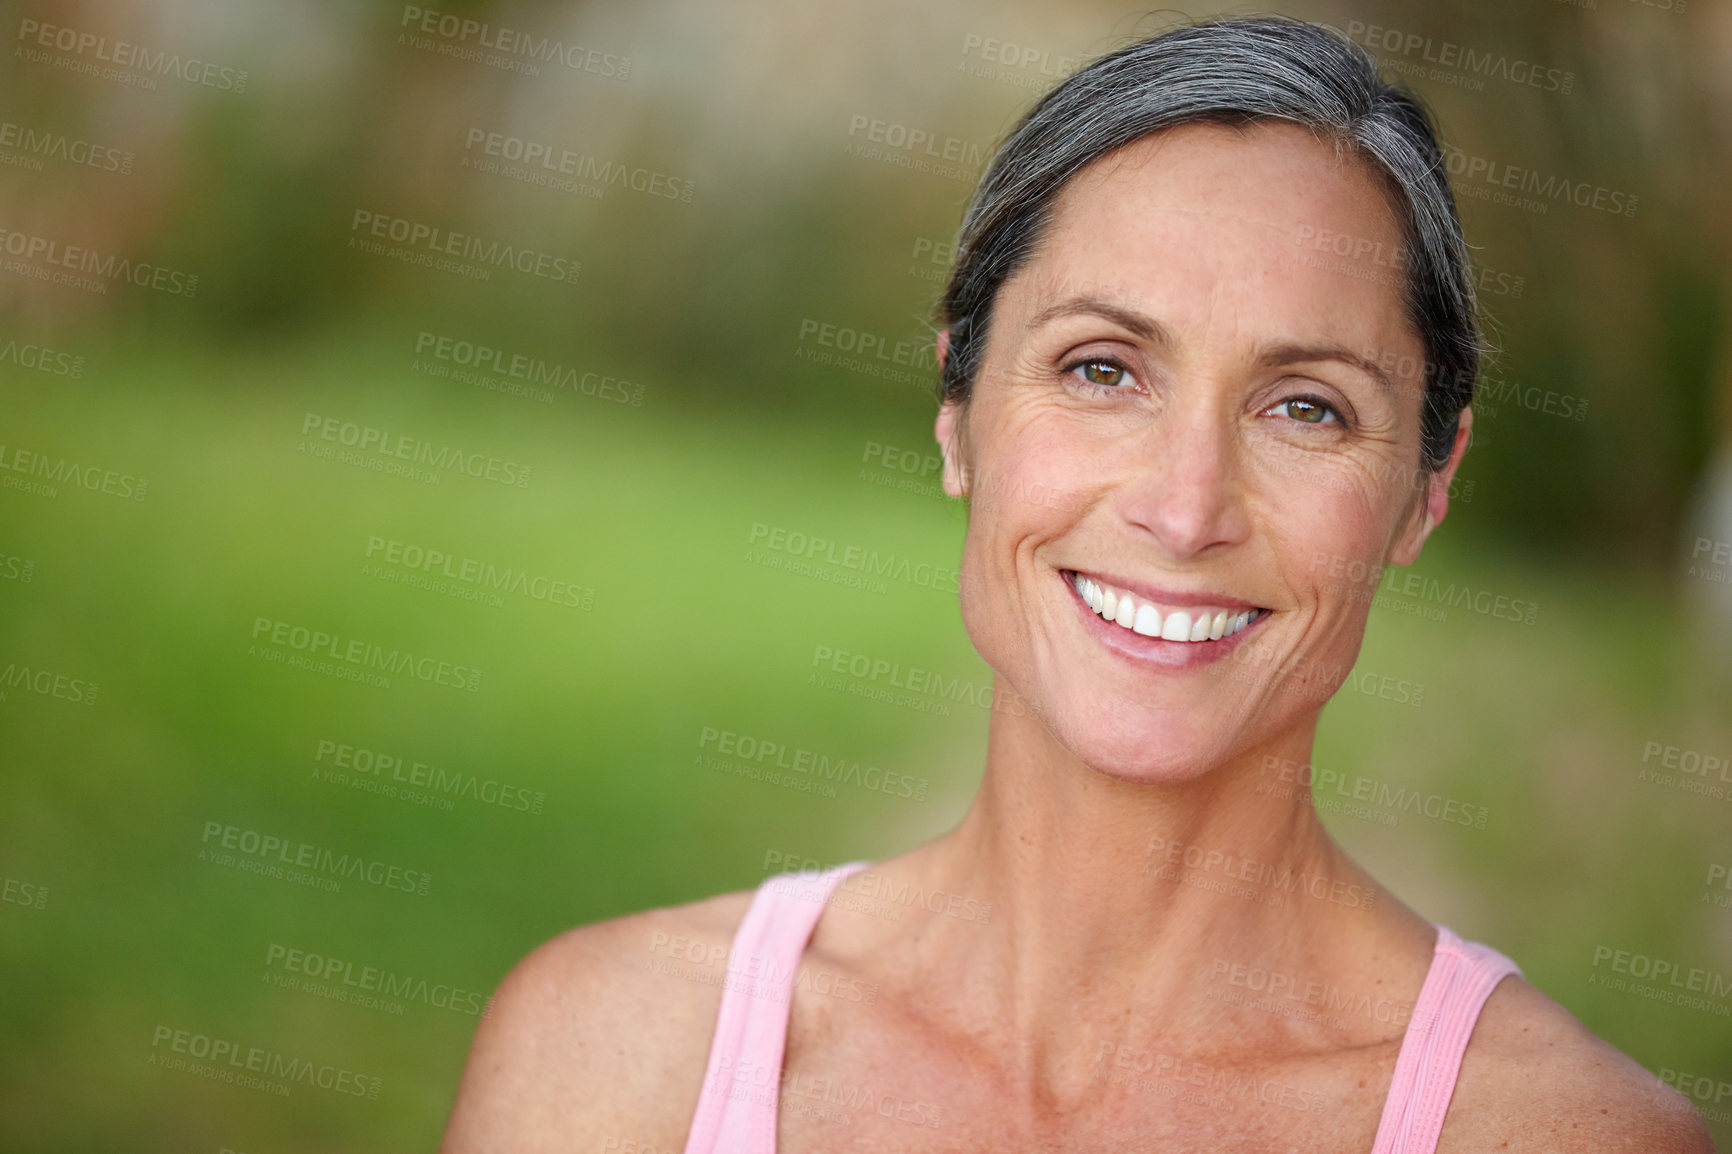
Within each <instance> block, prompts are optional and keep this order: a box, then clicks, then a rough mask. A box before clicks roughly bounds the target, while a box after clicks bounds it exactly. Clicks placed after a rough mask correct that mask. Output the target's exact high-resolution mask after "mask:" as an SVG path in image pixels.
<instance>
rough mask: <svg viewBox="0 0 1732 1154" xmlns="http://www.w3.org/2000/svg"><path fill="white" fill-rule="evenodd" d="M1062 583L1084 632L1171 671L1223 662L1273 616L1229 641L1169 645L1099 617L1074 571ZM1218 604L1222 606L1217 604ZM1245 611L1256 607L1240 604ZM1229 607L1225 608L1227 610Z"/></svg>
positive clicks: (1118, 650) (1065, 573) (1142, 662)
mask: <svg viewBox="0 0 1732 1154" xmlns="http://www.w3.org/2000/svg"><path fill="white" fill-rule="evenodd" d="M1057 572H1058V577H1059V580H1061V581H1063V582H1064V584H1065V589H1066V590H1067V591H1068V592H1069V594H1070V597H1071V600H1072V601H1073V602H1074V603H1075V604H1076V607H1077V611H1078V612H1079V613H1081V614H1082V615H1083V617H1084V618H1085V620H1084V621H1083V628H1084V629H1085V630H1087V631H1088V632H1089V633H1091V634H1093V635H1094V637H1095V639H1096V640H1097V641H1099V642H1100V643H1101V644H1102V645H1103V646H1105V647H1106V648H1107V649H1108V650H1109V651H1111V652H1113V653H1116V654H1118V655H1119V656H1121V657H1124V658H1126V659H1127V660H1130V661H1134V662H1136V663H1137V664H1139V665H1141V666H1156V667H1161V668H1167V669H1192V668H1196V667H1199V666H1203V665H1207V664H1209V663H1211V662H1214V661H1218V660H1221V659H1223V658H1225V657H1226V656H1227V655H1228V654H1230V653H1232V652H1233V650H1235V649H1237V648H1238V647H1239V646H1240V645H1241V644H1243V643H1244V641H1245V639H1246V638H1247V637H1250V636H1251V635H1252V634H1253V633H1255V632H1256V631H1257V628H1258V627H1259V626H1261V625H1262V624H1263V622H1264V621H1266V620H1268V619H1269V617H1270V616H1271V613H1269V612H1264V613H1259V614H1258V615H1257V616H1256V618H1255V619H1253V620H1252V621H1251V622H1250V623H1249V624H1247V625H1246V626H1245V627H1244V628H1243V629H1241V630H1239V631H1238V632H1237V633H1234V634H1232V635H1231V636H1229V637H1222V638H1221V639H1220V640H1218V641H1167V640H1165V639H1163V638H1160V637H1148V636H1145V635H1143V634H1141V633H1135V632H1133V631H1131V630H1129V629H1126V628H1124V627H1123V626H1120V625H1115V624H1113V623H1112V622H1110V621H1106V620H1103V619H1102V618H1101V615H1100V614H1099V613H1096V612H1095V611H1094V610H1093V609H1091V608H1090V607H1089V604H1088V602H1086V601H1084V600H1083V599H1082V594H1081V593H1079V592H1078V591H1077V587H1076V584H1075V582H1074V581H1073V579H1072V573H1073V572H1074V571H1073V570H1058V571H1057ZM1214 604H1220V603H1219V602H1214ZM1239 604H1240V605H1241V606H1243V607H1244V608H1247V609H1250V608H1255V606H1252V605H1249V604H1247V603H1245V602H1239ZM1224 607H1225V606H1223V608H1224Z"/></svg>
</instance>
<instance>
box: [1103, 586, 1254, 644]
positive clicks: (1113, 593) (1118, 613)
mask: <svg viewBox="0 0 1732 1154" xmlns="http://www.w3.org/2000/svg"><path fill="white" fill-rule="evenodd" d="M1072 584H1073V585H1074V586H1075V587H1076V591H1077V594H1078V595H1079V596H1080V597H1082V599H1083V601H1084V602H1086V603H1087V605H1088V607H1089V608H1090V609H1092V610H1094V611H1095V612H1096V613H1097V614H1099V615H1100V616H1101V617H1103V618H1104V619H1106V620H1108V621H1111V622H1113V623H1114V624H1115V625H1118V626H1120V627H1122V628H1125V629H1129V630H1131V631H1132V632H1133V633H1140V634H1142V635H1143V636H1144V637H1159V638H1161V639H1162V640H1164V641H1187V642H1194V641H1219V640H1221V639H1222V638H1223V637H1231V636H1232V635H1233V634H1235V633H1237V632H1238V631H1239V630H1241V629H1243V628H1245V626H1246V625H1248V624H1250V623H1251V622H1252V621H1253V620H1255V619H1256V617H1257V614H1258V611H1257V610H1255V609H1246V610H1242V611H1241V612H1238V613H1234V612H1233V611H1232V610H1229V609H1214V610H1211V609H1198V610H1196V611H1194V612H1193V611H1189V610H1184V609H1175V610H1173V611H1172V612H1171V613H1166V614H1163V613H1162V612H1161V610H1160V609H1159V608H1157V607H1156V606H1154V605H1152V604H1150V603H1148V602H1146V601H1141V600H1139V599H1138V598H1137V597H1135V596H1133V595H1132V594H1130V593H1125V592H1122V591H1121V590H1118V589H1114V588H1113V587H1112V586H1110V585H1103V584H1101V583H1100V582H1098V581H1094V580H1092V579H1090V578H1088V577H1084V576H1083V575H1082V574H1080V573H1078V574H1076V575H1075V576H1074V578H1073V580H1072Z"/></svg>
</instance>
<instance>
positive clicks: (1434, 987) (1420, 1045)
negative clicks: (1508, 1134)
mask: <svg viewBox="0 0 1732 1154" xmlns="http://www.w3.org/2000/svg"><path fill="white" fill-rule="evenodd" d="M1436 928H1437V949H1436V952H1435V953H1434V954H1433V955H1432V959H1431V968H1430V969H1429V970H1428V971H1426V975H1425V984H1424V985H1423V986H1421V987H1420V990H1419V1000H1418V1001H1417V1002H1415V1003H1414V1006H1413V1018H1412V1020H1411V1021H1409V1022H1408V1023H1407V1033H1406V1035H1405V1036H1404V1037H1403V1038H1402V1039H1401V1052H1400V1053H1399V1054H1398V1055H1397V1056H1396V1059H1395V1076H1394V1077H1393V1078H1392V1079H1391V1081H1390V1085H1389V1096H1388V1097H1387V1098H1386V1099H1384V1102H1383V1118H1382V1120H1381V1121H1380V1122H1379V1123H1378V1125H1377V1141H1376V1142H1374V1143H1373V1144H1372V1147H1371V1154H1433V1152H1434V1151H1435V1150H1436V1149H1437V1139H1438V1135H1439V1134H1441V1133H1442V1132H1443V1118H1444V1115H1445V1114H1447V1113H1448V1112H1449V1100H1450V1098H1451V1097H1453V1096H1454V1094H1455V1079H1456V1075H1457V1074H1459V1073H1460V1072H1461V1057H1462V1054H1463V1053H1465V1052H1466V1050H1467V1042H1468V1039H1469V1038H1470V1037H1472V1035H1473V1027H1474V1023H1476V1022H1478V1021H1479V1011H1480V1007H1482V1006H1484V1005H1485V1000H1486V999H1487V998H1489V997H1490V996H1491V992H1492V990H1493V989H1494V988H1495V987H1496V986H1497V984H1498V982H1500V981H1502V980H1503V979H1504V978H1505V977H1507V976H1509V975H1510V974H1520V973H1521V969H1520V968H1519V967H1518V966H1517V965H1516V964H1515V963H1514V962H1512V961H1510V960H1509V959H1508V958H1506V957H1504V956H1503V955H1502V954H1500V953H1498V952H1497V951H1496V950H1494V949H1492V948H1491V947H1490V946H1483V945H1480V944H1479V943H1478V942H1464V941H1462V940H1461V939H1460V938H1458V937H1456V935H1455V934H1454V933H1453V932H1452V931H1451V930H1450V929H1449V928H1448V927H1447V926H1442V925H1439V926H1437V927H1436Z"/></svg>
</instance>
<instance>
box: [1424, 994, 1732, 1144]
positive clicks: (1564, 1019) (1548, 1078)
mask: <svg viewBox="0 0 1732 1154" xmlns="http://www.w3.org/2000/svg"><path fill="white" fill-rule="evenodd" d="M1487 1149H1500V1150H1509V1151H1511V1154H1554V1152H1556V1154H1562V1152H1564V1151H1570V1152H1577V1151H1580V1152H1584V1154H1585V1152H1590V1151H1592V1152H1598V1151H1642V1152H1643V1154H1714V1145H1713V1142H1712V1141H1711V1140H1710V1139H1709V1137H1708V1129H1707V1126H1706V1125H1705V1124H1704V1123H1703V1121H1702V1117H1701V1115H1700V1114H1698V1113H1697V1112H1696V1109H1695V1107H1693V1106H1692V1105H1691V1104H1690V1102H1689V1100H1688V1099H1686V1098H1685V1097H1684V1096H1683V1095H1682V1094H1680V1093H1678V1091H1676V1090H1674V1089H1673V1088H1672V1087H1670V1086H1668V1085H1666V1084H1665V1083H1664V1082H1662V1081H1660V1079H1659V1078H1657V1077H1655V1076H1654V1075H1653V1074H1651V1073H1649V1072H1648V1071H1647V1070H1645V1069H1643V1068H1642V1067H1641V1066H1640V1065H1638V1064H1637V1063H1636V1062H1634V1061H1633V1060H1631V1059H1630V1058H1629V1057H1627V1056H1626V1055H1624V1054H1623V1053H1622V1052H1620V1051H1619V1050H1618V1049H1617V1048H1616V1047H1615V1046H1613V1045H1611V1044H1610V1043H1608V1042H1606V1041H1604V1040H1602V1039H1601V1038H1599V1037H1598V1036H1597V1035H1595V1034H1594V1032H1593V1031H1592V1030H1589V1029H1588V1028H1587V1027H1586V1026H1584V1025H1583V1024H1582V1023H1581V1022H1580V1021H1579V1020H1577V1019H1576V1017H1575V1015H1573V1014H1571V1013H1570V1012H1569V1011H1568V1010H1566V1009H1564V1007H1563V1006H1561V1005H1559V1004H1558V1003H1557V1002H1555V1001H1553V1000H1552V999H1551V998H1549V997H1547V996H1546V995H1545V994H1544V993H1542V992H1541V991H1540V990H1539V989H1537V988H1536V987H1534V986H1533V985H1531V984H1529V983H1528V982H1527V981H1525V980H1524V979H1523V978H1522V977H1521V976H1520V975H1514V974H1512V975H1511V976H1509V977H1507V978H1505V979H1503V981H1501V982H1499V983H1498V985H1497V987H1496V989H1494V990H1493V991H1492V993H1491V996H1490V997H1489V998H1487V999H1486V1002H1485V1006H1484V1008H1483V1009H1482V1010H1481V1011H1480V1016H1479V1021H1478V1022H1477V1023H1476V1024H1475V1026H1474V1031H1473V1036H1472V1040H1471V1041H1470V1043H1469V1045H1468V1048H1467V1051H1466V1053H1465V1054H1464V1055H1463V1058H1462V1064H1461V1075H1460V1077H1459V1078H1458V1079H1457V1081H1456V1087H1455V1096H1454V1098H1453V1099H1452V1100H1451V1102H1450V1107H1449V1114H1448V1119H1447V1123H1446V1125H1445V1126H1444V1129H1443V1135H1442V1138H1441V1140H1440V1141H1439V1143H1438V1146H1437V1150H1438V1154H1467V1152H1469V1151H1479V1150H1487Z"/></svg>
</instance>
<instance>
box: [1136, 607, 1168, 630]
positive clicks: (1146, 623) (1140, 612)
mask: <svg viewBox="0 0 1732 1154" xmlns="http://www.w3.org/2000/svg"><path fill="white" fill-rule="evenodd" d="M1131 632H1132V633H1141V634H1142V635H1143V636H1144V637H1159V636H1160V635H1161V611H1160V610H1159V609H1156V608H1155V607H1154V606H1153V605H1143V606H1141V607H1139V608H1138V609H1137V615H1136V618H1135V619H1134V620H1133V621H1132V622H1131Z"/></svg>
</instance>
